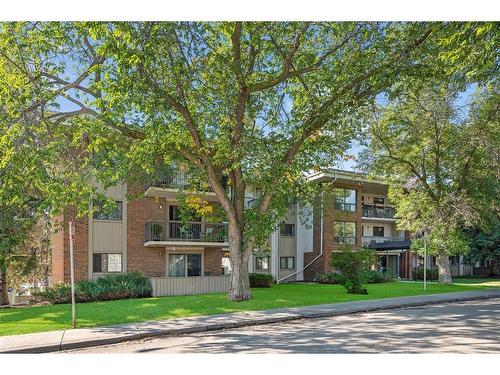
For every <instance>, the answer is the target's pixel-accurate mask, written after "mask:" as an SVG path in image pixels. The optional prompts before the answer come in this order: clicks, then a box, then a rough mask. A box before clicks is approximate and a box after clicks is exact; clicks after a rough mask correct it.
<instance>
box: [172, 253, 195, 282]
mask: <svg viewBox="0 0 500 375" xmlns="http://www.w3.org/2000/svg"><path fill="white" fill-rule="evenodd" d="M168 276H171V277H183V276H201V254H170V255H169V257H168Z"/></svg>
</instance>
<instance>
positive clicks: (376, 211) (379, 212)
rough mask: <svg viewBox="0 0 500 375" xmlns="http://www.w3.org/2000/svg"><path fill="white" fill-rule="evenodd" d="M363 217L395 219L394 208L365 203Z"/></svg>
mask: <svg viewBox="0 0 500 375" xmlns="http://www.w3.org/2000/svg"><path fill="white" fill-rule="evenodd" d="M363 217H374V218H381V219H394V208H393V207H386V206H375V205H367V204H364V205H363Z"/></svg>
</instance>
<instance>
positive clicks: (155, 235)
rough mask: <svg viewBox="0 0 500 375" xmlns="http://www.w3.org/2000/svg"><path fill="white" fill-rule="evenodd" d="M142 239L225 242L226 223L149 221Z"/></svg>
mask: <svg viewBox="0 0 500 375" xmlns="http://www.w3.org/2000/svg"><path fill="white" fill-rule="evenodd" d="M144 239H145V242H150V241H196V242H227V223H205V222H181V221H150V222H148V223H147V224H146V227H145V234H144Z"/></svg>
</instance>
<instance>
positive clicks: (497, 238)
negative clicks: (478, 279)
mask: <svg viewBox="0 0 500 375" xmlns="http://www.w3.org/2000/svg"><path fill="white" fill-rule="evenodd" d="M466 234H467V236H468V239H469V243H470V252H469V253H468V254H467V256H466V257H465V259H464V261H465V262H466V263H468V264H470V265H474V264H476V263H477V262H481V261H490V273H491V274H498V272H499V269H500V220H499V219H498V217H497V219H496V222H495V225H494V226H493V228H490V229H489V230H480V229H471V230H469V231H468V232H467V233H466Z"/></svg>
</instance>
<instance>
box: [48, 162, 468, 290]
mask: <svg viewBox="0 0 500 375" xmlns="http://www.w3.org/2000/svg"><path fill="white" fill-rule="evenodd" d="M309 179H310V180H311V181H313V182H315V183H318V184H322V186H324V187H325V189H324V194H323V197H322V199H320V201H321V202H320V201H318V204H317V205H315V207H311V206H307V205H301V204H300V203H297V204H295V205H293V206H291V207H290V208H289V209H288V212H287V214H286V215H285V217H284V218H283V220H282V222H281V223H280V225H279V228H278V229H277V230H276V231H274V232H273V233H272V235H271V236H270V238H269V243H268V246H266V247H263V248H262V249H255V252H254V254H252V256H251V258H250V260H249V265H248V267H249V270H250V272H257V273H269V274H271V275H273V276H274V278H275V279H276V280H277V281H278V282H291V281H312V280H314V277H315V275H316V273H318V272H329V271H331V266H330V259H331V256H332V254H333V256H335V255H334V253H335V252H337V251H339V249H340V247H341V246H342V245H348V246H350V247H351V248H352V249H354V250H356V249H359V248H361V247H362V246H369V247H371V248H373V249H374V250H375V251H376V252H377V254H378V267H380V268H381V269H385V270H390V271H391V272H393V273H394V274H396V275H397V276H399V277H401V278H411V277H412V270H413V268H414V267H415V266H417V264H418V261H419V259H418V257H417V256H416V255H415V254H414V253H412V252H411V251H410V250H409V247H410V241H409V238H408V236H407V235H406V234H405V233H404V232H401V231H398V230H397V228H396V220H395V218H394V208H393V207H392V206H391V203H390V202H389V201H388V198H387V185H386V184H385V183H384V182H383V181H381V180H373V179H369V178H368V177H367V176H365V175H362V174H358V173H354V172H349V171H342V170H325V171H321V172H318V173H315V174H312V175H310V176H309ZM192 184H193V181H192V179H191V178H190V176H189V174H187V173H184V172H181V171H176V172H175V173H173V174H172V175H170V176H169V177H165V178H163V179H161V180H160V181H157V182H155V183H153V184H151V185H149V186H145V187H129V186H127V185H126V184H123V185H118V186H115V187H112V188H110V189H107V190H106V191H105V194H106V196H108V197H109V198H111V199H113V200H114V201H115V202H116V209H114V210H113V211H112V212H109V211H108V212H105V211H104V210H102V209H100V208H99V207H96V212H95V213H94V214H93V215H92V216H90V217H86V218H81V219H74V212H72V211H71V210H68V211H67V212H66V213H65V214H64V215H62V216H61V217H60V218H58V220H59V221H60V222H62V224H63V226H64V230H62V231H59V232H57V233H56V234H55V235H54V238H53V267H52V268H53V270H52V275H53V280H54V281H60V280H66V281H67V280H69V233H68V223H69V221H70V220H73V221H74V224H75V233H74V251H75V277H76V279H77V280H81V279H90V278H95V277H98V276H102V275H105V274H108V273H120V272H129V271H139V272H141V273H143V274H144V275H146V276H149V277H151V278H166V279H169V280H170V279H175V280H187V279H189V278H191V279H192V280H195V279H194V278H203V277H205V278H206V277H222V276H224V275H227V274H229V273H230V272H231V267H230V263H229V253H228V243H227V224H226V223H223V222H217V223H214V222H209V221H207V220H206V219H205V218H202V217H200V218H194V219H193V221H190V222H186V221H185V220H184V221H183V220H181V217H180V212H179V202H178V197H179V191H180V189H183V188H185V187H186V186H191V187H192ZM195 184H196V182H195ZM327 187H328V188H327ZM195 190H198V191H197V192H196V193H195V194H198V195H200V196H202V197H203V199H204V200H207V201H209V202H214V203H216V201H217V199H216V196H215V194H214V193H213V192H211V191H210V189H208V188H203V187H201V185H199V188H198V189H195ZM141 193H143V194H142V196H143V197H142V198H139V199H132V200H129V199H127V197H129V196H134V195H137V194H141ZM246 194H247V198H246V204H247V205H251V204H252V202H253V201H254V200H255V197H256V192H255V191H252V189H249V190H248V191H247V192H246ZM431 262H432V259H429V264H432V263H431ZM462 271H463V270H462ZM225 279H227V278H221V280H222V281H221V283H223V285H222V284H221V286H220V288H225V287H226V286H227V285H228V283H227V281H224V280H225ZM197 280H198V279H197ZM200 280H201V279H200ZM207 280H209V279H203V280H202V281H199V283H202V284H203V283H206V282H208V281H207ZM210 280H212V279H210ZM186 282H187V281H186ZM190 282H194V281H190ZM210 282H211V281H210ZM186 288H187V286H186ZM193 288H194V287H193ZM179 293H180V292H179Z"/></svg>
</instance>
